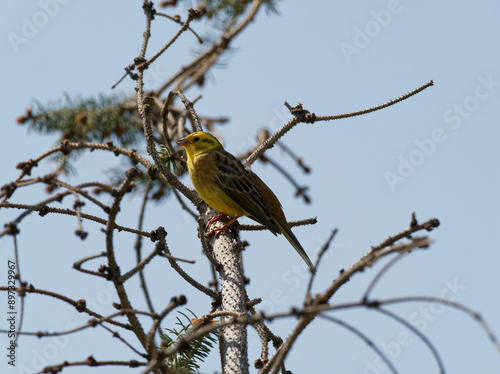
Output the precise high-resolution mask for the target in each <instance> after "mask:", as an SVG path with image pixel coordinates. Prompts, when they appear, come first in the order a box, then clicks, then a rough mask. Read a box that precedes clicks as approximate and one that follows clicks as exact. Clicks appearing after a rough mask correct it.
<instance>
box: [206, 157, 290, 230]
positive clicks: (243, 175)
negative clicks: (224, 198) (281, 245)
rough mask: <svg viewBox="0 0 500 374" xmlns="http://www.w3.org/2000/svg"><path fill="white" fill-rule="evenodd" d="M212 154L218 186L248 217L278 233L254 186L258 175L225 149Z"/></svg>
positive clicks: (263, 201)
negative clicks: (216, 168) (216, 169)
mask: <svg viewBox="0 0 500 374" xmlns="http://www.w3.org/2000/svg"><path fill="white" fill-rule="evenodd" d="M212 156H213V157H214V161H215V164H216V165H217V167H218V169H219V171H218V173H217V176H216V177H215V181H216V183H217V184H218V185H219V187H220V188H222V190H223V191H224V192H225V193H226V194H227V195H228V196H229V197H230V198H231V199H233V200H234V201H235V202H236V203H237V204H238V205H239V206H241V207H242V208H243V209H245V211H246V212H247V213H249V217H250V218H252V219H254V220H255V221H257V222H259V223H260V224H262V225H264V226H265V227H267V228H268V229H269V230H270V231H271V232H272V233H273V234H275V235H276V234H277V233H279V232H280V229H279V227H278V226H277V225H276V223H275V222H274V220H273V219H272V215H271V212H270V211H269V209H268V207H267V206H266V203H265V200H264V199H263V197H262V195H261V194H260V192H259V190H258V188H257V186H256V180H255V178H258V177H257V176H256V175H255V174H254V173H253V172H252V171H250V170H247V169H246V168H245V166H244V165H243V164H242V162H241V161H240V160H238V159H237V158H236V157H234V156H233V155H231V154H230V153H227V152H226V151H216V152H213V154H212ZM259 181H260V179H259ZM262 183H263V182H262Z"/></svg>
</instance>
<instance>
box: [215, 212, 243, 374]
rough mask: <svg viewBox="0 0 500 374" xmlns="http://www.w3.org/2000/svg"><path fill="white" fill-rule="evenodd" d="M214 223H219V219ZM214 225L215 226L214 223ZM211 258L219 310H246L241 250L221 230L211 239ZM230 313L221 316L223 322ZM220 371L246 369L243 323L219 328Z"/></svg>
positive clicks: (232, 372) (231, 373)
mask: <svg viewBox="0 0 500 374" xmlns="http://www.w3.org/2000/svg"><path fill="white" fill-rule="evenodd" d="M215 225H220V226H222V223H221V222H219V221H218V222H216V223H215V224H214V226H215ZM214 228H215V227H214ZM212 244H213V248H214V258H215V260H216V261H217V263H218V264H220V271H219V279H220V289H221V291H220V295H221V311H223V312H237V313H242V314H243V313H246V312H247V303H246V291H245V279H244V276H243V264H242V259H241V252H240V250H239V249H237V248H235V243H234V242H233V241H232V239H231V234H230V233H228V232H222V233H221V234H220V235H219V236H217V237H215V238H213V239H212ZM233 318H234V317H231V316H225V317H222V321H221V322H223V323H224V322H227V321H228V320H231V319H233ZM220 342H221V347H220V349H221V360H222V372H223V373H224V374H247V373H248V350H247V329H246V325H243V324H238V323H235V324H230V325H227V326H224V327H223V328H222V329H221V331H220Z"/></svg>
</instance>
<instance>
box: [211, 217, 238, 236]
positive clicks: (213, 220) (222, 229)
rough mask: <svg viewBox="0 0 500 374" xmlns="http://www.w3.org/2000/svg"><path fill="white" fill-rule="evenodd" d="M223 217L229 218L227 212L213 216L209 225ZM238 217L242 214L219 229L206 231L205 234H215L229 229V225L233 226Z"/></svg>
mask: <svg viewBox="0 0 500 374" xmlns="http://www.w3.org/2000/svg"><path fill="white" fill-rule="evenodd" d="M221 217H226V218H228V215H227V214H218V215H216V216H215V217H213V218H211V219H210V220H209V221H208V223H207V227H208V226H210V225H211V224H212V223H214V222H215V221H217V220H218V219H219V218H221ZM238 218H240V216H234V217H233V218H231V219H230V220H229V221H228V222H227V223H226V224H225V225H224V226H222V227H219V228H218V229H213V230H212V231H210V232H208V233H206V234H205V235H206V236H210V235H213V234H215V233H218V232H221V231H227V229H228V228H229V226H231V225H232V224H233V223H234V221H236V220H237V219H238Z"/></svg>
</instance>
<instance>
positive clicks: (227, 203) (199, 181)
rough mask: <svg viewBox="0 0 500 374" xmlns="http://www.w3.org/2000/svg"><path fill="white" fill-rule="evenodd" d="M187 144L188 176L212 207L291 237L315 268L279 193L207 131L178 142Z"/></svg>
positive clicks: (190, 135) (298, 250)
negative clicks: (250, 219) (272, 189)
mask: <svg viewBox="0 0 500 374" xmlns="http://www.w3.org/2000/svg"><path fill="white" fill-rule="evenodd" d="M176 143H177V144H180V145H182V146H184V148H185V149H186V154H187V166H188V171H189V176H190V177H191V181H192V182H193V185H194V188H195V189H196V191H197V192H198V194H199V195H200V197H201V198H202V199H203V200H204V201H205V202H206V203H207V204H208V205H210V206H211V207H212V208H214V209H216V210H218V211H219V212H221V213H224V214H227V215H229V216H235V217H234V218H233V219H232V220H231V221H230V222H229V223H228V224H227V225H226V226H224V227H227V226H228V225H229V224H230V223H232V222H234V221H235V220H236V219H237V218H238V217H239V216H248V217H249V218H252V219H253V220H255V221H257V222H259V223H260V224H262V225H264V226H265V227H267V228H268V229H269V230H270V231H271V232H272V233H273V234H274V235H276V234H278V233H281V234H283V235H284V236H285V238H287V239H288V241H289V242H290V244H291V245H292V246H293V248H295V250H296V251H297V252H298V253H299V255H300V256H301V257H302V258H303V259H304V261H305V262H306V264H307V266H309V268H310V269H311V271H312V272H313V273H314V272H315V271H316V269H315V268H314V265H313V264H312V262H311V260H310V259H309V257H307V254H306V252H305V251H304V248H302V246H301V245H300V243H299V241H298V240H297V238H296V237H295V235H294V234H293V232H292V230H290V227H288V224H287V222H286V218H285V214H284V213H283V209H282V208H281V203H280V202H279V200H278V198H277V197H276V195H275V194H274V193H273V191H271V189H270V188H269V187H267V186H266V184H265V183H264V182H263V181H262V180H261V179H260V178H259V177H258V176H257V175H256V174H255V173H253V172H252V171H251V170H250V169H247V168H245V166H244V165H243V164H242V162H241V161H240V160H238V159H237V158H236V157H234V156H233V155H232V154H230V153H229V152H226V151H225V150H224V148H223V147H222V144H220V142H219V141H218V140H217V138H215V137H214V136H213V135H211V134H209V133H207V132H195V133H192V134H189V135H188V136H186V137H185V138H184V139H181V140H178V141H177V142H176Z"/></svg>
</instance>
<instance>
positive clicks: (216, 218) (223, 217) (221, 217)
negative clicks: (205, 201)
mask: <svg viewBox="0 0 500 374" xmlns="http://www.w3.org/2000/svg"><path fill="white" fill-rule="evenodd" d="M228 218H229V216H228V215H227V214H224V213H221V214H217V215H216V216H213V217H212V218H210V219H209V220H208V222H207V227H209V226H210V225H211V224H213V223H214V222H215V221H218V220H220V219H228Z"/></svg>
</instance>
